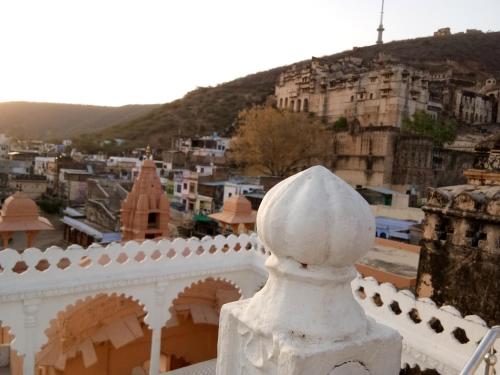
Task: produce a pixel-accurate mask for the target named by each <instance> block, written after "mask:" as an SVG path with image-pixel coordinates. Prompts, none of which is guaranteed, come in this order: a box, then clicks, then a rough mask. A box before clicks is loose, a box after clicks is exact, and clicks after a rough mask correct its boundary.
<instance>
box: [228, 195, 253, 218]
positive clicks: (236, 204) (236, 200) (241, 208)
mask: <svg viewBox="0 0 500 375" xmlns="http://www.w3.org/2000/svg"><path fill="white" fill-rule="evenodd" d="M222 210H223V211H224V212H238V213H240V214H251V213H252V204H251V203H250V201H249V200H248V199H247V198H245V197H244V196H242V195H235V196H234V197H231V198H229V199H228V200H226V202H225V203H224V207H223V209H222Z"/></svg>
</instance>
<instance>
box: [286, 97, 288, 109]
mask: <svg viewBox="0 0 500 375" xmlns="http://www.w3.org/2000/svg"><path fill="white" fill-rule="evenodd" d="M285 108H288V98H285Z"/></svg>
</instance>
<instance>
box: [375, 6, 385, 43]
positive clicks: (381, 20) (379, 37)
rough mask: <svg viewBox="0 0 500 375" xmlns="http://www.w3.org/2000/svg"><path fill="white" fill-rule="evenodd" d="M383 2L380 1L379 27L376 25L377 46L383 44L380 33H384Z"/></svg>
mask: <svg viewBox="0 0 500 375" xmlns="http://www.w3.org/2000/svg"><path fill="white" fill-rule="evenodd" d="M384 30H385V29H384V0H382V10H381V12H380V25H378V29H377V31H378V38H377V44H383V43H384V41H383V40H382V33H383V32H384Z"/></svg>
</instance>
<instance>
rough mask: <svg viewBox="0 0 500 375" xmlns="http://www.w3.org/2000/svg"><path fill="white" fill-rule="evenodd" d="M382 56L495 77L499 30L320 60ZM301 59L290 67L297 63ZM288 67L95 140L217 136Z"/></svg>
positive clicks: (157, 141)
mask: <svg viewBox="0 0 500 375" xmlns="http://www.w3.org/2000/svg"><path fill="white" fill-rule="evenodd" d="M379 53H385V54H388V55H391V56H393V57H396V58H398V59H400V61H402V62H405V63H408V64H411V65H415V66H419V67H422V68H426V66H428V67H429V68H432V67H434V68H435V67H436V66H439V65H440V64H439V62H445V61H446V60H452V61H456V62H459V63H460V65H461V66H465V67H467V68H468V69H470V71H473V72H475V73H477V74H478V76H482V77H486V76H488V75H493V76H496V77H497V78H500V32H488V33H481V32H479V33H460V34H453V35H450V36H444V37H424V38H417V39H409V40H401V41H394V42H390V43H386V44H382V45H372V46H367V47H360V48H357V47H355V48H353V49H352V50H348V51H344V52H340V53H336V54H334V55H330V56H324V57H323V58H324V59H327V60H336V59H339V58H342V57H346V56H354V57H361V58H363V59H372V58H375V57H376V56H377V55H378V54H379ZM302 63H305V61H302V62H298V63H296V64H302ZM290 66H291V65H288V66H282V67H278V68H275V69H272V70H268V71H264V72H260V73H256V74H251V75H248V76H246V77H243V78H238V79H236V80H234V81H231V82H226V83H222V84H220V85H217V86H215V87H202V88H198V89H196V90H194V91H191V92H189V93H187V94H186V95H185V96H184V97H183V98H181V99H178V100H175V101H173V102H170V103H167V104H163V105H162V106H160V107H158V108H156V109H154V110H153V111H151V112H150V113H148V114H145V115H143V116H140V117H138V118H136V119H133V120H131V121H125V122H124V123H122V124H118V125H114V126H112V127H109V128H107V129H105V130H103V131H102V132H99V133H97V134H96V135H95V136H97V137H98V138H101V139H108V138H111V139H112V138H125V139H127V140H129V141H130V143H131V144H135V145H144V144H147V143H150V144H151V145H152V146H155V147H168V145H169V144H170V141H171V138H172V137H174V136H179V135H182V136H192V135H196V134H198V135H204V134H208V133H210V132H219V133H223V132H224V131H226V130H227V129H228V128H230V127H231V125H232V123H233V122H234V120H235V119H236V117H237V114H238V112H239V111H240V110H242V109H244V108H246V107H249V106H252V105H255V104H263V103H264V102H265V101H266V99H267V98H268V96H269V95H271V94H273V93H274V85H275V83H276V80H277V78H278V76H279V74H280V73H281V72H283V71H284V70H286V69H288V68H289V67H290Z"/></svg>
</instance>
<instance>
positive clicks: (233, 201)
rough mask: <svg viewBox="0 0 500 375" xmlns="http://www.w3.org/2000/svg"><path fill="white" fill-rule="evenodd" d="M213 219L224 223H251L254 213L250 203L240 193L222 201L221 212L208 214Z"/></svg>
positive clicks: (253, 220) (253, 219) (253, 221)
mask: <svg viewBox="0 0 500 375" xmlns="http://www.w3.org/2000/svg"><path fill="white" fill-rule="evenodd" d="M209 217H211V218H212V219H214V220H217V221H220V222H221V223H226V224H253V223H255V213H254V212H253V211H252V204H251V203H250V201H249V200H248V199H247V198H245V197H244V196H242V195H235V196H234V197H231V198H229V199H227V200H226V202H224V206H223V208H222V212H218V213H216V214H212V215H209Z"/></svg>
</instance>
